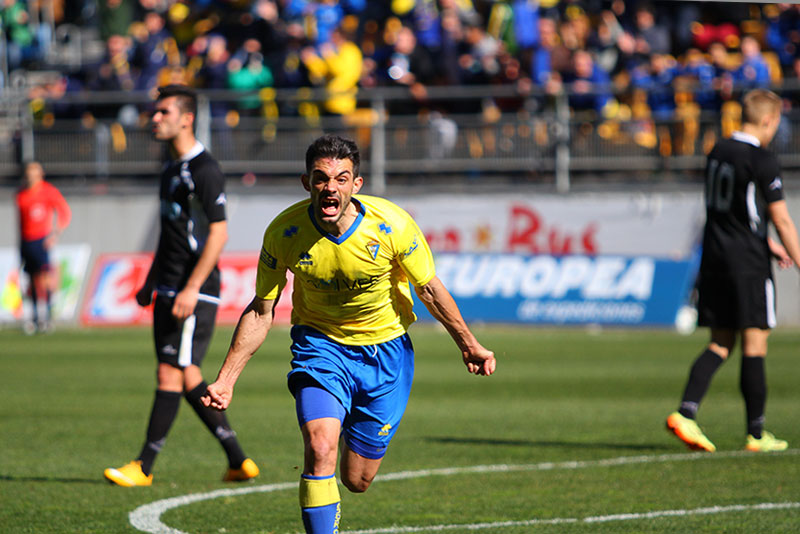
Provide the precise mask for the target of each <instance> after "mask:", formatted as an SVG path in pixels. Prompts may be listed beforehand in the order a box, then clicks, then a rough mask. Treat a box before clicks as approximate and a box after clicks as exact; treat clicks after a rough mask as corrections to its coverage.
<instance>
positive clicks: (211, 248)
mask: <svg viewBox="0 0 800 534" xmlns="http://www.w3.org/2000/svg"><path fill="white" fill-rule="evenodd" d="M227 241H228V223H227V221H217V222H213V223H211V224H209V225H208V239H207V240H206V244H205V246H204V247H203V252H202V253H201V254H200V259H198V260H197V264H196V265H195V266H194V269H192V274H191V275H190V276H189V279H188V280H187V281H186V285H185V286H184V287H183V289H181V290H180V292H179V293H178V294H177V295H175V303H174V304H173V306H172V315H174V316H175V318H176V319H180V320H183V319H186V318H187V317H189V316H190V315H192V314H193V313H194V308H195V306H197V299H198V297H199V296H200V287H201V286H202V285H203V282H205V281H206V279H207V278H208V276H209V275H210V274H211V271H213V270H214V267H215V266H216V265H217V262H218V261H219V257H220V255H221V254H222V249H223V248H224V247H225V243H227Z"/></svg>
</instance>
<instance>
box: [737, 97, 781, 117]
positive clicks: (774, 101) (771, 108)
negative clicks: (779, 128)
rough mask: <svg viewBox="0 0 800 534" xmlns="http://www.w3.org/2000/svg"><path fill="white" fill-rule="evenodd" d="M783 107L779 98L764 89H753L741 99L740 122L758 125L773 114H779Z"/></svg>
mask: <svg viewBox="0 0 800 534" xmlns="http://www.w3.org/2000/svg"><path fill="white" fill-rule="evenodd" d="M782 107H783V105H782V102H781V98H780V97H779V96H778V95H776V94H775V93H773V92H772V91H767V90H766V89H753V90H752V91H750V92H748V93H747V94H746V95H744V97H743V98H742V121H743V122H747V123H750V124H759V123H760V122H761V120H762V119H763V118H764V117H766V116H769V115H772V114H773V113H780V111H781V108H782Z"/></svg>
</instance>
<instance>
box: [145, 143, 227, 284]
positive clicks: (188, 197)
mask: <svg viewBox="0 0 800 534" xmlns="http://www.w3.org/2000/svg"><path fill="white" fill-rule="evenodd" d="M159 198H160V200H161V235H160V237H159V241H158V249H157V252H156V258H157V261H158V266H157V269H158V278H157V280H156V289H157V290H158V292H159V293H166V294H172V293H173V292H176V291H180V290H181V289H182V288H183V287H184V285H185V284H186V281H187V280H188V279H189V276H190V275H191V273H192V269H194V266H195V265H196V264H197V260H198V259H199V258H200V255H201V254H202V252H203V247H204V246H205V243H206V240H207V239H208V227H209V224H210V223H213V222H218V221H224V220H225V205H226V197H225V178H224V176H223V174H222V171H221V170H220V168H219V164H218V163H217V161H216V160H215V159H214V158H213V157H212V156H211V154H209V153H208V152H207V151H206V150H205V149H204V148H203V145H201V144H200V143H197V144H196V145H195V147H194V148H193V149H192V150H191V151H190V152H189V154H187V155H186V156H185V157H184V158H182V159H180V160H177V161H170V162H168V163H167V164H166V165H165V167H164V170H163V171H162V173H161V186H160V193H159ZM219 290H220V275H219V269H218V268H216V267H215V268H214V271H213V272H212V273H211V274H210V275H209V277H208V279H207V280H206V281H205V283H204V284H203V286H202V287H201V289H200V293H201V294H202V295H207V296H212V297H218V296H219Z"/></svg>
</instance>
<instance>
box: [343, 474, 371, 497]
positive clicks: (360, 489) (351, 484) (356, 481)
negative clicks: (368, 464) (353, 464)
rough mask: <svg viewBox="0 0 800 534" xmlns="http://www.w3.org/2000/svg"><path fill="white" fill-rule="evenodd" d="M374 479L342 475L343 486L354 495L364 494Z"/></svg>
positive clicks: (359, 475)
mask: <svg viewBox="0 0 800 534" xmlns="http://www.w3.org/2000/svg"><path fill="white" fill-rule="evenodd" d="M373 478H374V477H367V476H365V475H363V474H356V475H353V474H342V484H344V487H345V488H347V489H348V490H350V492H352V493H364V492H365V491H367V489H368V488H369V487H370V485H371V484H372V480H373Z"/></svg>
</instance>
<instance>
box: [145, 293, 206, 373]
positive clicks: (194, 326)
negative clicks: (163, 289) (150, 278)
mask: <svg viewBox="0 0 800 534" xmlns="http://www.w3.org/2000/svg"><path fill="white" fill-rule="evenodd" d="M174 300H175V299H174V297H167V296H164V295H157V296H156V302H155V305H154V306H153V337H154V339H155V343H156V356H157V357H158V361H159V362H161V363H167V364H169V365H172V366H173V367H179V368H184V367H188V366H189V365H196V366H198V367H199V366H200V364H201V363H202V362H203V358H205V356H206V351H207V350H208V344H209V342H210V341H211V336H212V334H213V333H214V321H215V319H216V317H217V305H216V304H214V303H211V302H206V301H203V300H199V301H197V306H196V307H195V309H194V315H191V316H189V317H188V318H187V319H186V320H184V321H178V320H177V319H175V317H173V316H172V304H173V301H174Z"/></svg>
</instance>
